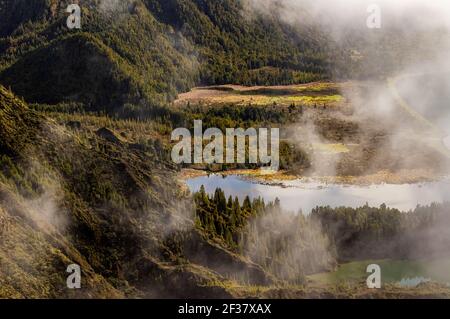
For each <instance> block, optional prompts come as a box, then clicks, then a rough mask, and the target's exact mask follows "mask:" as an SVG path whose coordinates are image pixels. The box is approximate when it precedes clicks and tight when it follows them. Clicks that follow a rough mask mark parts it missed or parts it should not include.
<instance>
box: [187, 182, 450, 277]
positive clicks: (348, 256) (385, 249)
mask: <svg viewBox="0 0 450 319" xmlns="http://www.w3.org/2000/svg"><path fill="white" fill-rule="evenodd" d="M194 198H195V203H196V207H197V208H196V222H197V225H198V227H199V228H200V229H202V230H203V231H204V233H205V235H206V236H207V237H208V238H210V239H214V240H217V241H220V242H223V243H224V244H225V245H226V246H227V247H229V248H230V249H232V250H235V251H237V252H240V253H241V254H244V255H246V256H248V257H249V258H250V259H251V260H253V261H254V262H256V263H258V264H261V265H262V266H263V268H265V269H266V270H267V271H268V272H270V273H273V274H274V275H275V276H277V277H279V278H282V279H284V280H287V281H289V282H293V283H296V282H298V281H300V282H301V281H302V280H304V275H305V274H306V275H307V274H312V273H318V272H321V271H324V270H327V269H332V268H334V267H335V266H336V264H337V263H338V262H349V261H359V260H382V259H394V260H427V259H428V260H430V259H431V260H432V259H433V258H443V256H450V249H449V247H450V232H449V231H448V227H449V225H450V214H449V205H448V204H442V205H436V204H433V205H430V206H427V207H417V208H416V209H415V210H414V211H411V212H408V213H406V212H400V211H399V210H397V209H390V208H387V207H386V206H385V205H382V206H381V207H379V208H375V207H369V206H363V207H359V208H346V207H340V208H335V209H333V208H330V207H317V208H315V209H314V210H313V211H312V213H311V215H309V216H304V215H302V214H298V215H293V214H292V213H287V212H283V210H282V209H281V208H280V206H279V203H278V202H275V203H268V204H265V203H264V201H263V200H261V199H255V200H253V201H251V200H250V199H249V198H248V197H247V198H245V199H244V201H243V202H242V204H241V203H240V202H239V200H238V199H237V198H235V199H233V198H231V197H230V198H228V200H227V199H226V197H225V194H224V192H223V191H222V190H221V189H217V190H216V191H215V193H214V195H213V196H208V195H207V194H205V190H204V188H203V187H202V188H201V190H200V191H199V192H198V193H196V194H195V196H194ZM367 265H368V264H366V266H367ZM321 269H322V270H321Z"/></svg>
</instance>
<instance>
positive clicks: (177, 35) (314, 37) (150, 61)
mask: <svg viewBox="0 0 450 319" xmlns="http://www.w3.org/2000/svg"><path fill="white" fill-rule="evenodd" d="M69 2H70V1H61V0H37V1H32V2H30V1H24V0H19V1H17V0H14V1H13V0H2V1H1V2H0V36H1V37H2V38H1V40H0V82H1V83H3V85H5V86H7V87H8V86H10V87H11V88H12V89H13V91H14V92H15V93H16V94H18V95H20V96H23V97H24V98H25V100H26V101H27V102H29V103H45V104H58V103H68V102H76V103H81V104H82V108H83V109H85V110H88V111H103V112H106V113H110V114H119V115H128V116H129V115H142V114H150V115H152V114H153V115H156V114H157V115H159V116H162V115H161V113H164V112H163V111H162V110H158V108H159V107H160V106H162V105H164V104H165V103H167V102H169V101H171V100H173V99H174V98H175V97H176V95H177V93H178V92H184V91H187V90H189V89H190V88H191V87H193V86H196V85H212V84H225V83H240V84H246V85H257V84H262V85H268V84H292V83H304V82H311V81H315V80H319V79H326V78H329V77H330V75H331V73H332V72H335V71H336V70H337V69H339V67H340V65H345V63H341V62H339V61H338V60H336V57H337V56H339V55H337V54H336V53H337V52H338V51H337V50H338V49H337V48H336V47H335V46H333V42H332V40H331V39H329V38H327V37H326V36H325V34H322V33H321V32H320V30H319V29H318V28H317V29H314V28H313V27H307V28H306V27H305V28H301V29H298V28H294V27H292V26H288V25H286V24H283V23H282V22H279V21H277V20H275V19H268V18H266V17H262V16H257V15H256V16H253V15H251V14H249V13H246V11H245V10H244V6H243V4H242V3H241V1H239V0H224V1H204V0H188V1H185V0H169V1H167V0H164V1H162V0H133V1H131V0H127V1H99V0H81V1H78V3H79V4H80V6H81V8H82V28H81V29H80V30H76V29H74V30H69V29H68V28H67V26H66V19H67V16H68V15H67V14H66V13H65V9H66V7H67V5H68V4H69ZM247 15H248V16H247ZM331 53H333V54H334V57H333V59H331ZM341 55H342V56H345V55H344V54H343V53H342V54H341ZM331 60H333V63H331ZM344 60H345V59H344Z"/></svg>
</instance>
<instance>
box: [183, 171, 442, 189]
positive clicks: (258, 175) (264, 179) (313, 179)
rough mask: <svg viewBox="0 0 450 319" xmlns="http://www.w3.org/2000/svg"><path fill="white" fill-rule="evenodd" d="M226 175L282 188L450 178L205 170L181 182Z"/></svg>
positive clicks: (403, 173) (408, 173)
mask: <svg viewBox="0 0 450 319" xmlns="http://www.w3.org/2000/svg"><path fill="white" fill-rule="evenodd" d="M208 175H222V176H224V177H226V176H240V177H241V178H243V179H245V180H248V181H250V182H253V183H257V184H261V185H271V186H282V185H283V183H285V182H292V181H300V182H305V183H322V184H324V185H328V184H333V185H342V186H371V185H383V184H390V185H403V184H421V183H431V182H438V181H440V180H443V179H446V178H448V175H437V174H435V173H433V172H431V171H429V170H403V171H400V172H397V173H392V172H390V171H387V170H383V171H379V172H377V173H375V174H370V175H364V176H307V175H294V174H291V173H289V172H287V171H277V172H273V171H266V170H261V169H235V170H228V171H217V172H210V171H206V170H203V169H191V168H188V169H182V170H181V172H180V173H179V175H178V179H179V180H180V181H182V182H185V181H186V180H189V179H192V178H196V177H202V176H208Z"/></svg>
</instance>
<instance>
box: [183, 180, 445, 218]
mask: <svg viewBox="0 0 450 319" xmlns="http://www.w3.org/2000/svg"><path fill="white" fill-rule="evenodd" d="M187 185H188V187H189V189H190V190H191V191H192V192H197V191H198V190H200V187H201V186H202V185H204V186H205V190H206V192H207V193H214V191H215V190H216V188H221V189H222V190H223V191H224V192H225V194H226V196H227V197H228V196H230V195H231V196H233V197H234V196H237V197H238V198H239V199H240V200H241V201H242V200H243V199H244V198H245V196H247V195H248V196H250V198H256V197H262V198H264V200H265V201H266V202H269V201H274V200H275V199H276V198H279V199H280V201H281V205H282V207H283V208H284V209H286V210H289V211H294V212H297V211H299V210H302V211H303V212H304V213H310V212H311V210H312V209H313V208H315V207H316V206H331V207H339V206H348V207H359V206H363V205H365V204H366V203H368V204H369V205H370V206H376V207H378V206H380V205H381V204H386V205H387V206H388V207H392V208H398V209H400V210H402V211H408V210H411V209H414V208H415V207H416V206H417V205H428V204H431V203H441V202H444V201H448V200H449V199H450V198H449V194H450V180H448V179H445V180H442V181H438V182H429V183H420V184H401V185H394V184H381V185H371V186H359V185H335V184H323V183H317V182H304V181H300V180H296V181H288V182H284V183H283V185H282V186H280V185H266V184H259V183H256V182H252V181H249V180H248V179H245V178H242V177H240V176H235V175H233V176H227V177H223V176H222V175H210V176H209V177H208V176H202V177H197V178H192V179H189V180H187Z"/></svg>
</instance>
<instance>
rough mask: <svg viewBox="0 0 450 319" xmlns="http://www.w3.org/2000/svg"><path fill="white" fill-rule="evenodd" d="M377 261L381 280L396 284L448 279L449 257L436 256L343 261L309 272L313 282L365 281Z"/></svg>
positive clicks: (414, 285)
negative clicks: (326, 269) (328, 269)
mask: <svg viewBox="0 0 450 319" xmlns="http://www.w3.org/2000/svg"><path fill="white" fill-rule="evenodd" d="M371 264H376V265H378V266H379V267H380V269H381V281H382V284H383V285H385V284H395V285H398V286H400V287H409V288H413V287H417V286H418V285H420V284H423V283H427V282H430V281H431V282H437V283H440V284H443V285H447V286H448V285H449V283H450V258H442V259H435V260H421V261H413V260H365V261H354V262H350V263H345V264H342V265H340V266H339V267H338V269H337V270H336V271H333V272H329V273H321V274H315V275H311V276H309V278H310V279H311V280H313V281H315V282H321V283H328V284H330V283H331V284H336V283H361V284H365V282H366V279H367V277H368V276H369V273H367V267H368V265H371Z"/></svg>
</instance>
